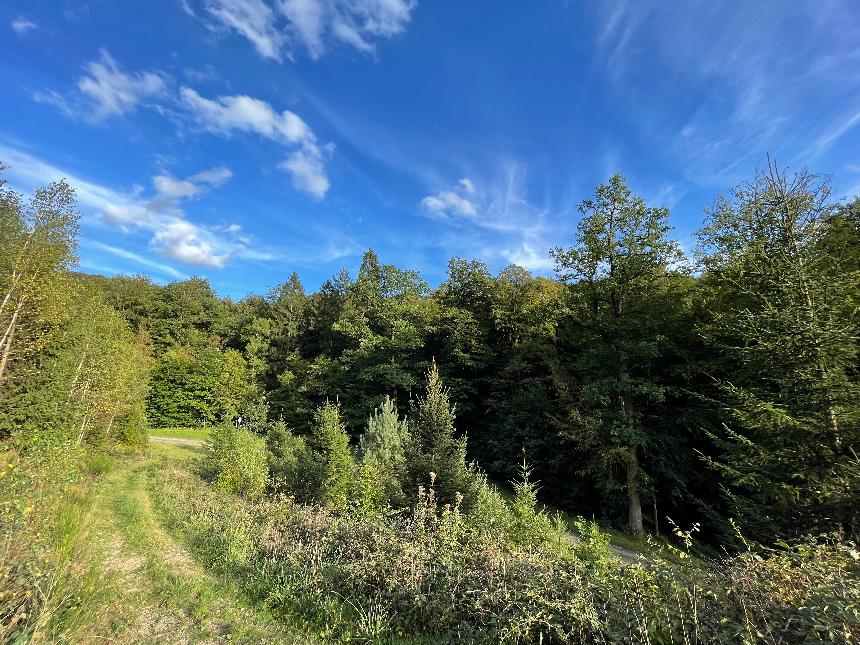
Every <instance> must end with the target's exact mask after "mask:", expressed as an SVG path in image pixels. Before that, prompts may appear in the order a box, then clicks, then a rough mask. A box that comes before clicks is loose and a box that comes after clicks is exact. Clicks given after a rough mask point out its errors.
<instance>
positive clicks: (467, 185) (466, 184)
mask: <svg viewBox="0 0 860 645" xmlns="http://www.w3.org/2000/svg"><path fill="white" fill-rule="evenodd" d="M458 183H459V184H460V186H462V187H463V190H465V191H466V192H467V193H469V194H470V195H474V194H475V184H474V183H473V182H472V180H471V179H469V178H468V177H463V178H462V179H461V180H460V181H459V182H458Z"/></svg>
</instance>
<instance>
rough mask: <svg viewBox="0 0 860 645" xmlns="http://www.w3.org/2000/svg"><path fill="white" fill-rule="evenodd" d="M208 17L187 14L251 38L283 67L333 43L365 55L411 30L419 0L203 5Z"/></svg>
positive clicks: (253, 0)
mask: <svg viewBox="0 0 860 645" xmlns="http://www.w3.org/2000/svg"><path fill="white" fill-rule="evenodd" d="M199 4H200V5H201V6H202V8H203V11H202V12H199V13H198V12H196V11H194V10H193V9H192V8H191V7H190V5H188V4H187V2H186V4H185V5H184V6H185V7H186V13H189V15H193V16H196V17H200V16H203V15H207V16H208V20H207V21H206V22H207V24H208V25H209V27H210V28H212V29H216V30H219V29H220V30H225V31H233V32H235V33H237V34H239V35H240V36H243V37H244V38H246V39H247V40H248V41H249V42H250V43H251V44H252V45H253V47H254V49H255V50H256V51H257V53H258V54H259V55H260V56H261V57H263V58H267V59H271V60H275V61H278V62H280V61H282V60H283V58H284V56H285V55H286V56H288V57H290V58H293V57H294V56H295V53H296V52H297V51H299V50H302V51H304V52H306V53H307V55H308V56H310V58H313V59H316V58H319V57H320V56H322V55H323V54H325V53H326V51H327V49H328V47H329V44H330V43H339V44H344V45H347V46H349V47H352V48H354V49H357V50H358V51H360V52H363V53H371V52H373V51H374V50H375V49H376V41H377V40H380V39H383V38H392V37H394V36H396V35H398V34H400V33H402V32H404V31H405V30H406V27H407V25H408V24H409V21H410V20H411V17H412V11H413V10H414V9H415V7H416V5H417V4H418V3H417V0H278V1H277V2H274V3H268V2H265V1H264V0H203V1H202V2H201V3H199Z"/></svg>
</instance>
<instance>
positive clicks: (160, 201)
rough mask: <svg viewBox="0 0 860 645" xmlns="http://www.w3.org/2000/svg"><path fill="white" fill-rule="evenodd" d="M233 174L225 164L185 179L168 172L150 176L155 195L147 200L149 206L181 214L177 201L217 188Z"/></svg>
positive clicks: (157, 209) (153, 208)
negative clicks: (177, 177)
mask: <svg viewBox="0 0 860 645" xmlns="http://www.w3.org/2000/svg"><path fill="white" fill-rule="evenodd" d="M232 176H233V171H232V170H230V169H229V168H227V167H225V166H218V167H217V168H210V169H209V170H204V171H202V172H198V173H197V174H195V175H191V176H190V177H186V178H185V179H176V178H174V177H173V176H171V175H170V174H169V173H162V174H160V175H156V176H155V177H153V178H152V185H153V187H154V188H155V192H156V195H155V197H153V198H152V199H151V200H150V201H149V204H148V206H149V208H150V209H152V210H156V211H163V212H166V213H173V214H175V215H181V214H182V210H181V209H180V208H179V201H180V200H183V199H193V198H195V197H199V196H200V195H201V194H202V193H204V192H206V191H207V190H210V189H212V188H218V186H221V185H222V184H223V183H225V182H226V181H227V180H229V179H230V178H231V177H232Z"/></svg>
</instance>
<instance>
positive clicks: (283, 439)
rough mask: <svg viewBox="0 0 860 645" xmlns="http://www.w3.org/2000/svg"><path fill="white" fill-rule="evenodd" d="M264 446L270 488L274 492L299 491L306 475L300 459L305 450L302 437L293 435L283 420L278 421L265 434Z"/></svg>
mask: <svg viewBox="0 0 860 645" xmlns="http://www.w3.org/2000/svg"><path fill="white" fill-rule="evenodd" d="M266 448H267V449H268V459H269V477H270V487H271V489H272V490H273V491H276V492H284V491H289V492H293V493H296V492H297V491H301V490H302V487H303V486H304V485H305V481H306V475H307V473H303V472H302V467H301V466H302V464H301V460H302V459H303V458H304V457H305V456H306V452H307V448H306V447H305V441H304V439H302V438H301V437H297V436H296V435H294V434H293V433H292V432H291V431H290V429H289V428H288V427H287V425H286V424H285V423H284V422H283V421H278V422H277V423H273V424H272V426H271V428H270V429H269V432H268V434H267V435H266ZM303 480H305V481H303ZM301 497H302V498H304V497H306V496H305V495H301Z"/></svg>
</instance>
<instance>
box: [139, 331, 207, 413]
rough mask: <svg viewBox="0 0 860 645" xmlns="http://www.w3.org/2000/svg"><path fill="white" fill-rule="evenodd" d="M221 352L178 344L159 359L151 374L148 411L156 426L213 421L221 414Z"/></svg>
mask: <svg viewBox="0 0 860 645" xmlns="http://www.w3.org/2000/svg"><path fill="white" fill-rule="evenodd" d="M221 371H222V356H221V353H220V352H219V351H218V350H217V349H215V348H211V347H206V348H201V349H193V348H191V347H184V346H176V347H171V348H170V349H168V350H166V351H165V352H164V354H163V355H162V356H161V358H160V359H158V362H157V363H156V365H155V367H154V369H153V370H152V376H151V377H150V390H149V399H148V402H147V415H148V417H149V420H150V423H151V424H152V426H153V427H154V428H158V427H161V426H165V427H171V426H195V425H199V424H201V423H213V422H215V421H216V420H217V417H218V406H219V401H218V399H217V395H216V392H217V389H216V388H217V387H218V382H219V376H220V375H221Z"/></svg>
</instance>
